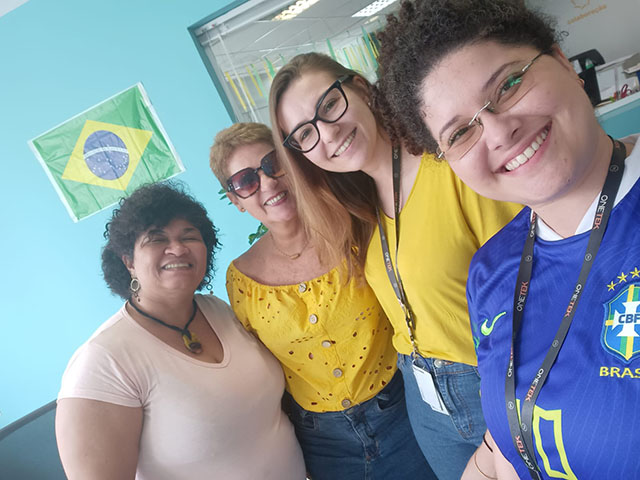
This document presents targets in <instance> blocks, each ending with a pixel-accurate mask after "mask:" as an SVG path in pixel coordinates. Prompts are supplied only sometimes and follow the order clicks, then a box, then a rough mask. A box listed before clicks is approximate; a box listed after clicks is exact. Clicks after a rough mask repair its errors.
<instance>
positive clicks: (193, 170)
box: [0, 0, 257, 428]
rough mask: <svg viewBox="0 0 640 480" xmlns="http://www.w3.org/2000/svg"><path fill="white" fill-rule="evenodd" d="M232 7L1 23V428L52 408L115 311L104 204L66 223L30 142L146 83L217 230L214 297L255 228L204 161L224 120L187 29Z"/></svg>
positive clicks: (45, 15)
mask: <svg viewBox="0 0 640 480" xmlns="http://www.w3.org/2000/svg"><path fill="white" fill-rule="evenodd" d="M230 3H231V1H230V0H206V1H205V0H189V1H187V2H178V1H175V0H173V1H171V0H163V1H152V0H111V1H108V2H98V1H87V0H58V1H55V2H52V1H46V0H30V1H29V2H27V3H26V4H24V5H23V6H21V7H19V8H17V9H16V10H14V11H12V12H10V13H8V14H7V15H5V16H4V17H0V162H1V164H2V166H3V170H4V175H3V181H2V188H0V208H1V209H2V210H1V211H2V214H1V219H2V229H1V232H2V233H1V234H0V246H1V247H2V248H1V253H0V255H1V260H0V265H3V266H4V267H3V268H2V270H3V273H4V274H3V275H2V276H0V296H1V297H0V298H1V299H2V306H1V307H0V308H1V310H0V412H1V414H0V428H2V427H4V426H6V425H7V424H9V423H11V422H13V421H14V420H16V419H18V418H20V417H22V416H23V415H26V414H27V413H29V412H31V411H32V410H35V409H36V408H38V407H40V406H42V405H44V404H45V403H47V402H50V401H51V400H53V399H54V398H55V396H56V395H57V391H58V387H59V382H60V377H61V375H62V372H63V370H64V367H65V366H66V363H67V360H68V359H69V357H70V356H71V354H72V353H73V351H74V350H75V349H76V348H77V347H78V346H79V345H80V344H81V343H82V342H83V341H84V340H86V338H87V337H88V336H89V335H90V334H91V333H92V332H93V330H94V329H95V328H96V327H97V326H98V325H99V324H100V323H102V322H103V321H104V320H106V319H107V318H108V317H109V316H110V315H111V314H112V313H113V312H114V311H115V310H116V309H118V308H119V307H120V305H121V303H122V301H121V300H120V299H119V298H116V297H113V296H112V295H111V294H110V293H109V292H108V290H107V288H106V286H105V284H104V282H103V280H102V278H101V272H100V263H99V255H100V248H101V246H102V244H103V238H102V234H103V231H104V225H105V222H106V220H107V218H108V217H109V215H110V213H111V209H109V210H107V211H104V212H101V213H99V214H97V215H94V216H93V217H90V218H88V219H85V220H83V221H81V222H79V223H75V224H74V223H73V222H72V220H71V219H70V217H69V215H68V214H67V212H66V210H65V208H64V206H63V205H62V203H61V202H60V200H59V199H58V196H57V194H56V192H55V191H54V189H53V187H52V185H51V184H50V182H49V180H48V178H47V176H46V175H45V173H44V171H43V170H42V168H41V166H40V164H39V163H38V162H37V160H36V159H35V157H34V156H33V154H32V152H31V151H30V150H29V148H28V146H27V141H28V140H29V139H32V138H34V137H36V136H37V135H39V134H41V133H43V132H44V131H46V130H48V129H49V128H51V127H53V126H55V125H57V124H59V123H60V122H62V121H64V120H66V119H68V118H70V117H72V116H73V115H75V114H77V113H79V112H81V111H83V110H85V109H86V108H89V107H91V106H93V105H95V104H96V103H98V102H100V101H102V100H103V99H105V98H107V97H109V96H111V95H113V94H115V93H117V92H119V91H121V90H123V89H125V88H127V87H129V86H131V85H133V84H135V83H136V82H138V81H141V82H142V83H143V84H144V86H145V88H146V90H147V92H148V94H149V97H150V99H151V101H152V103H153V104H154V106H155V108H156V111H157V112H158V115H159V116H160V119H161V120H162V122H163V124H164V126H165V128H166V130H167V132H168V134H169V136H170V138H171V140H172V141H173V143H174V145H175V147H176V149H177V151H178V153H179V154H180V156H181V158H182V161H183V162H184V164H185V167H186V172H185V173H183V174H181V175H179V176H178V177H177V178H179V179H180V180H183V181H185V182H187V183H188V184H189V185H190V187H191V191H192V193H193V194H194V195H195V196H196V197H197V198H198V199H199V200H201V201H202V202H203V203H204V204H205V206H206V207H207V209H208V211H209V213H210V215H211V217H212V218H213V220H214V223H215V224H216V225H217V226H218V227H219V228H220V231H221V233H222V235H221V240H222V243H223V248H222V250H221V251H220V252H219V254H218V257H217V258H218V260H217V264H218V272H217V276H216V279H215V284H214V292H215V293H216V294H217V295H218V296H220V297H223V298H225V299H226V292H225V289H224V273H225V270H226V267H227V265H228V263H229V261H230V260H231V259H232V258H235V257H236V256H238V255H239V254H240V253H241V252H242V251H243V250H245V249H246V248H247V247H248V243H247V235H248V234H249V233H251V232H253V231H254V230H255V228H256V226H257V224H256V222H255V221H254V220H252V219H251V218H250V217H249V216H248V215H246V214H245V215H240V213H238V212H237V210H235V208H233V207H232V206H230V205H227V202H223V201H220V200H218V195H217V191H218V190H219V188H220V187H219V185H218V184H217V183H216V182H214V180H215V179H214V177H213V175H212V174H211V172H210V170H209V166H208V147H209V145H210V143H211V140H212V138H213V135H214V134H215V133H216V132H217V131H218V130H220V129H222V128H225V127H227V126H229V125H230V123H231V122H230V119H229V116H228V114H227V112H226V110H225V109H224V107H223V104H222V102H221V100H220V98H219V96H218V94H217V92H216V90H215V88H214V86H213V83H212V81H211V79H210V78H209V76H208V74H207V72H206V69H205V67H204V65H203V64H202V61H201V59H200V57H199V55H198V53H197V51H196V48H195V45H194V44H193V41H192V40H191V37H190V35H189V32H188V31H187V27H188V26H190V25H192V24H193V23H195V22H197V21H199V20H200V19H202V18H203V17H205V16H207V15H209V14H211V13H213V12H215V11H217V10H219V9H221V8H223V7H225V6H226V5H227V4H230Z"/></svg>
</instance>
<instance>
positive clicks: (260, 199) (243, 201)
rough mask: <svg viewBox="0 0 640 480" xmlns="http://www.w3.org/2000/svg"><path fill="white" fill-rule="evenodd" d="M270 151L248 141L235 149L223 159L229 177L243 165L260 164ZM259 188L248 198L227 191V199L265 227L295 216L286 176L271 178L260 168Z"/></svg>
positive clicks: (255, 165)
mask: <svg viewBox="0 0 640 480" xmlns="http://www.w3.org/2000/svg"><path fill="white" fill-rule="evenodd" d="M272 150H273V146H272V145H268V144H266V143H252V144H250V145H243V146H240V147H238V148H236V149H235V150H234V151H233V153H232V154H231V156H230V157H229V158H228V159H227V162H226V172H227V174H228V175H229V176H231V175H233V174H234V173H236V172H239V171H240V170H243V169H245V168H251V169H255V168H258V167H259V166H260V161H261V159H262V158H264V156H265V155H266V154H267V153H269V152H271V151H272ZM258 175H259V176H260V187H259V188H258V191H256V193H254V194H253V195H251V196H250V197H248V198H240V197H238V196H237V195H234V194H233V193H231V192H230V193H227V197H228V198H229V200H230V201H231V202H232V203H233V204H234V205H235V206H236V207H237V208H238V209H239V210H241V211H242V209H245V210H246V211H247V212H249V214H250V215H251V216H252V217H254V218H255V219H257V220H259V221H261V222H262V223H264V224H265V225H266V226H267V228H269V226H270V225H272V224H273V223H274V222H289V221H291V220H294V219H297V216H298V214H297V211H296V204H295V201H294V199H293V196H292V195H290V193H289V185H288V183H287V180H286V178H287V177H286V175H285V176H281V177H278V178H272V177H269V176H268V175H265V173H264V172H263V171H262V170H260V171H259V172H258Z"/></svg>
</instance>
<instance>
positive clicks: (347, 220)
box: [269, 53, 378, 277]
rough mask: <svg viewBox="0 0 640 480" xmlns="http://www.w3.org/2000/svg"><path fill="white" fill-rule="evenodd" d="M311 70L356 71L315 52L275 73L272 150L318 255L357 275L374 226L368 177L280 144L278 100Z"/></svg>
mask: <svg viewBox="0 0 640 480" xmlns="http://www.w3.org/2000/svg"><path fill="white" fill-rule="evenodd" d="M314 71H315V72H317V71H323V72H327V73H329V74H330V75H332V76H334V77H335V78H336V79H337V78H338V77H341V76H343V75H354V76H357V75H358V74H357V72H355V71H353V70H350V69H348V68H346V67H344V66H342V65H340V64H339V63H338V62H336V61H334V60H332V59H331V58H330V57H328V56H326V55H322V54H319V53H304V54H301V55H297V56H295V57H294V58H293V59H291V61H290V62H289V63H287V64H286V65H285V66H284V67H282V68H281V69H280V70H279V71H278V73H277V74H276V76H275V77H274V79H273V83H272V84H271V90H270V92H269V113H270V117H271V125H272V127H273V136H274V143H275V148H276V152H277V154H278V158H279V159H280V161H281V163H282V166H283V168H284V170H285V171H286V172H287V173H288V176H289V184H290V185H291V188H292V189H293V192H294V195H295V197H296V201H297V205H298V212H299V215H300V218H301V219H302V221H303V223H304V225H306V227H307V233H308V235H309V236H310V237H311V238H312V241H313V242H314V245H315V246H316V248H317V250H318V254H319V256H320V258H321V259H322V261H325V262H327V263H329V264H331V265H338V264H340V263H341V262H342V261H343V259H344V260H345V261H346V266H347V273H348V276H349V277H351V276H354V275H355V276H360V275H362V273H363V271H364V262H365V259H366V254H367V247H368V244H369V240H370V238H371V234H372V232H373V228H374V227H375V225H376V205H377V203H378V196H377V193H376V187H375V183H374V181H373V179H372V178H371V177H369V176H368V175H366V174H365V173H363V172H360V171H358V172H349V173H336V172H329V171H326V170H323V169H321V168H320V167H318V166H316V165H315V164H313V163H312V162H310V161H309V160H308V159H307V158H306V157H305V156H304V155H303V154H302V153H301V152H298V151H293V150H291V149H288V148H285V147H284V146H283V145H282V142H283V140H284V135H283V132H282V131H281V130H280V128H279V127H278V125H279V122H278V114H277V110H278V105H279V103H280V98H281V97H282V95H283V94H284V92H285V91H286V90H287V88H289V86H290V85H291V83H292V82H293V81H295V80H296V79H298V78H300V77H301V76H302V75H303V74H304V73H306V72H314ZM363 80H364V79H363ZM365 82H366V80H365ZM366 83H367V85H368V82H366ZM355 88H357V87H355Z"/></svg>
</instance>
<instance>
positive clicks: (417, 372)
mask: <svg viewBox="0 0 640 480" xmlns="http://www.w3.org/2000/svg"><path fill="white" fill-rule="evenodd" d="M411 368H412V369H413V376H414V377H416V383H417V384H418V390H420V396H421V397H422V400H423V401H424V402H425V403H427V404H428V405H429V406H430V407H431V410H433V411H434V412H438V413H442V414H444V415H449V411H448V410H447V407H446V406H445V404H444V401H443V400H442V396H441V395H440V392H438V389H437V388H436V384H435V382H434V381H433V376H432V375H431V373H430V372H428V371H426V370H424V369H422V368H420V367H419V366H418V365H416V364H415V363H413V362H412V363H411Z"/></svg>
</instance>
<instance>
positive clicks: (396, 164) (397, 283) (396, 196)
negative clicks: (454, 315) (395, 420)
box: [376, 146, 418, 354]
mask: <svg viewBox="0 0 640 480" xmlns="http://www.w3.org/2000/svg"><path fill="white" fill-rule="evenodd" d="M391 165H392V168H393V212H394V218H393V223H394V226H395V230H396V268H394V267H393V262H392V261H391V253H390V252H389V242H388V241H387V236H386V235H385V233H384V228H383V227H382V220H381V219H380V208H379V207H378V208H377V209H376V215H377V217H378V230H379V231H380V245H381V246H382V258H383V260H384V265H385V268H386V270H387V275H388V276H389V281H390V282H391V286H392V287H393V291H394V292H395V294H396V298H397V299H398V302H399V303H400V307H401V308H402V311H403V312H404V318H405V321H406V322H407V328H408V329H409V340H411V346H412V347H413V353H414V354H417V353H418V347H417V346H416V340H415V336H414V333H413V332H414V331H415V320H414V318H413V312H412V311H411V308H410V307H409V302H408V301H407V294H406V293H405V291H404V286H403V285H402V278H400V270H399V269H398V267H397V265H398V247H399V244H400V148H399V147H397V146H394V147H393V149H392V153H391Z"/></svg>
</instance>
